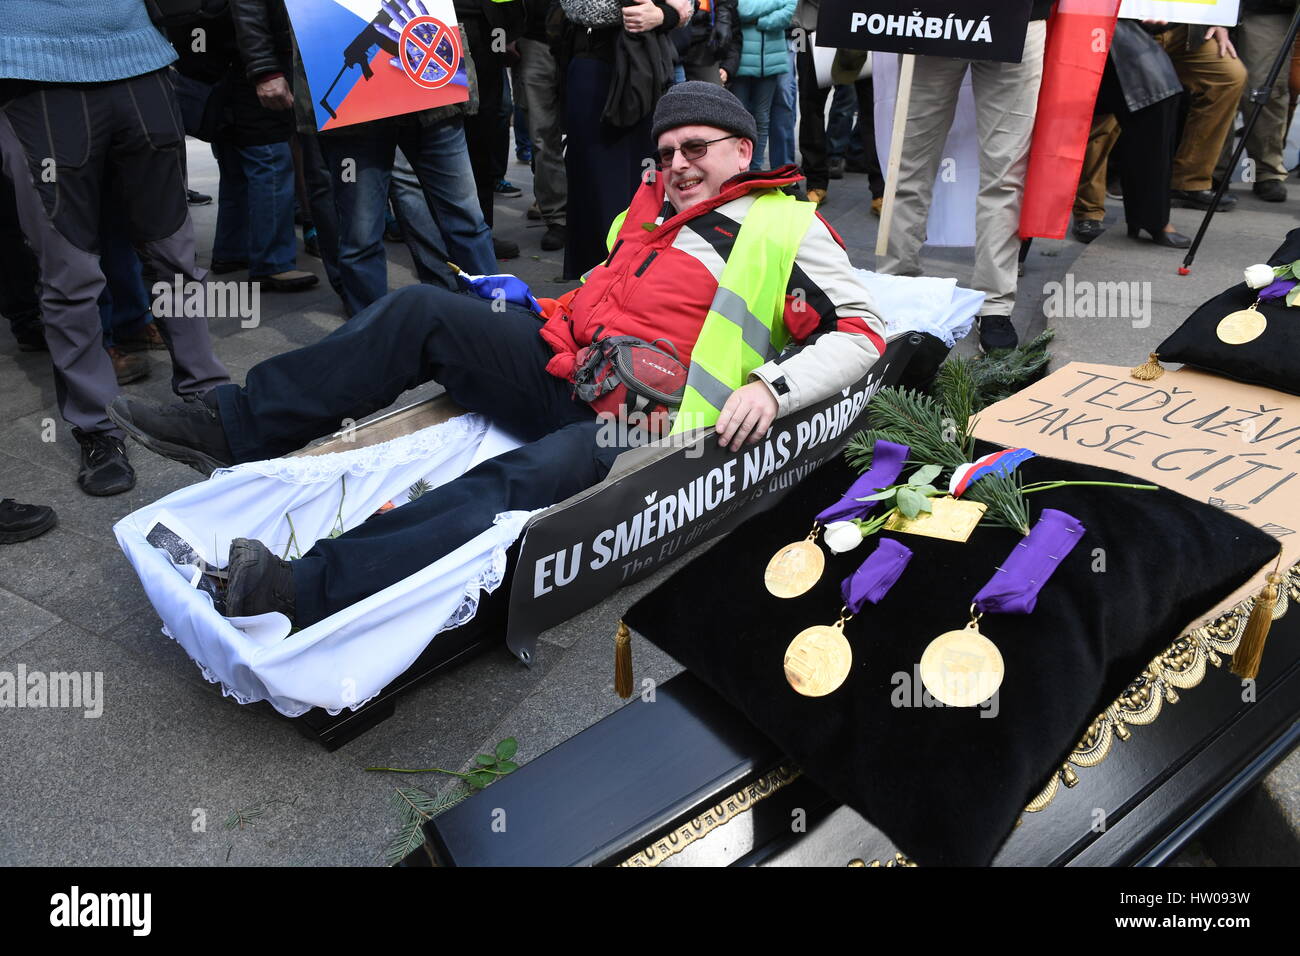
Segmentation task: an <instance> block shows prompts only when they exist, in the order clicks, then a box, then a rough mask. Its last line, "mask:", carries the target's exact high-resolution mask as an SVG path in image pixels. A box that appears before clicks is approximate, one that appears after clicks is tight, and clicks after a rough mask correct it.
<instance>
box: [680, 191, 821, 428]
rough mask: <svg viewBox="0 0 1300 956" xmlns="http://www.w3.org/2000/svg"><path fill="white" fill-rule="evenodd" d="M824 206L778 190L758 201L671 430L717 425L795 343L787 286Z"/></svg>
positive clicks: (695, 354)
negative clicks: (762, 370)
mask: <svg viewBox="0 0 1300 956" xmlns="http://www.w3.org/2000/svg"><path fill="white" fill-rule="evenodd" d="M816 211H817V207H816V206H815V205H814V204H813V203H810V202H800V201H799V200H798V199H796V198H795V197H793V196H788V195H786V194H785V193H783V192H779V191H777V190H772V191H771V192H766V193H764V194H762V195H761V196H759V197H758V198H757V199H756V200H754V204H753V205H752V206H751V207H750V209H749V213H748V214H747V215H746V216H745V219H744V221H743V222H742V223H741V226H740V232H739V233H738V234H737V236H736V244H735V245H734V246H733V247H732V250H731V255H730V256H729V257H728V258H727V264H726V266H725V267H724V268H723V270H722V278H721V279H719V280H718V291H717V292H716V293H715V294H714V296H713V303H712V305H710V306H709V314H708V315H707V316H706V317H705V319H704V326H703V328H701V329H700V337H699V338H698V339H697V340H696V342H695V348H693V349H692V350H691V367H690V371H689V372H688V373H687V376H686V394H685V397H684V398H683V399H682V405H681V409H680V410H679V411H678V413H677V420H676V421H675V422H674V423H673V430H672V434H677V433H678V432H683V431H688V430H690V429H692V428H701V427H705V426H708V425H716V424H717V422H718V415H719V414H720V413H721V412H722V406H723V405H725V404H726V403H727V399H728V398H729V397H730V396H731V393H732V392H734V391H735V390H736V389H738V388H740V387H741V386H742V385H744V384H745V383H746V382H747V381H748V380H749V373H750V372H752V371H754V369H756V368H758V367H759V366H760V365H762V364H764V363H765V362H770V361H771V360H772V359H774V358H776V357H777V356H778V355H780V354H781V350H782V349H783V348H785V346H786V343H787V342H789V341H790V332H789V330H788V329H786V327H785V290H786V286H787V285H788V284H789V282H790V270H791V269H792V268H793V267H794V259H795V255H796V254H797V253H798V251H799V246H800V244H801V243H802V242H803V237H804V233H806V232H807V231H808V227H809V226H811V225H812V221H813V216H814V215H815V214H816Z"/></svg>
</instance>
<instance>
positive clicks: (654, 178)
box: [109, 82, 884, 627]
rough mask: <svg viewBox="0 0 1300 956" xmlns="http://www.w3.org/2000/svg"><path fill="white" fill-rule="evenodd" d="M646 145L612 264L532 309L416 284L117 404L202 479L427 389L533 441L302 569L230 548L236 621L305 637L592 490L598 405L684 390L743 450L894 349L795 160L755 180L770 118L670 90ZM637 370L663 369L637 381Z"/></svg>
mask: <svg viewBox="0 0 1300 956" xmlns="http://www.w3.org/2000/svg"><path fill="white" fill-rule="evenodd" d="M653 135H654V136H655V138H656V141H657V144H658V149H657V155H658V166H659V172H658V173H657V174H654V175H650V176H647V177H645V180H646V181H645V182H643V183H642V185H641V186H640V188H639V189H637V191H636V193H635V195H634V196H633V199H632V204H631V206H630V207H629V209H628V211H627V212H626V213H625V214H624V217H623V219H622V221H621V222H619V221H618V220H616V221H615V226H616V228H615V229H611V242H610V254H609V257H608V258H607V259H606V260H605V262H604V263H602V264H601V265H599V266H597V267H596V268H594V269H593V270H592V271H591V272H590V273H589V274H588V275H587V277H586V281H585V283H584V284H583V285H582V286H581V287H580V288H578V289H577V290H575V291H574V292H571V293H569V294H567V295H565V296H564V297H562V298H561V299H559V300H555V301H548V302H547V303H546V305H545V307H544V309H543V315H542V316H541V317H540V320H539V316H538V315H537V314H536V312H535V311H533V310H532V309H530V308H527V307H523V306H515V305H510V306H509V307H505V308H502V307H500V306H497V301H488V300H487V299H484V298H481V297H479V296H477V295H472V294H470V295H465V294H457V293H453V292H448V291H445V290H442V289H438V288H433V287H430V286H423V285H420V286H411V287H408V288H405V289H401V290H398V291H396V292H393V293H392V294H390V295H388V296H386V297H385V298H383V299H380V300H379V301H377V302H375V303H374V304H373V305H371V306H370V307H369V308H367V309H365V310H364V311H362V312H361V313H360V314H358V315H357V316H355V317H354V318H353V319H351V320H350V321H349V322H347V323H346V324H344V325H343V326H341V327H340V328H339V329H337V330H336V331H334V332H332V333H331V334H330V335H328V336H326V337H325V338H324V339H322V340H321V341H319V342H317V343H316V344H315V345H310V346H307V347H305V348H301V349H298V350H296V351H292V352H287V353H285V354H283V355H278V356H276V357H274V358H271V359H268V360H267V361H265V362H261V363H259V364H258V365H256V366H254V367H253V368H252V369H251V370H250V371H249V373H248V377H247V381H246V383H245V385H244V387H242V388H240V387H238V386H235V385H223V386H220V387H218V388H215V389H213V390H212V391H210V392H208V393H207V394H206V395H204V396H203V397H202V398H201V399H199V400H195V401H189V402H180V403H177V404H174V405H171V406H169V407H164V408H159V407H151V406H150V405H148V404H147V403H143V402H140V401H137V400H134V399H130V398H127V397H125V396H123V397H119V398H117V399H116V400H114V402H113V404H112V405H111V406H110V408H109V415H110V417H111V418H112V419H113V420H114V421H115V422H117V423H118V425H120V426H121V427H122V428H123V429H125V430H126V431H127V432H128V433H129V434H130V435H131V436H132V437H133V438H135V439H136V440H137V441H139V442H140V443H141V444H143V445H144V446H145V447H146V448H149V449H151V450H153V451H155V452H157V453H158V454H160V455H164V456H166V457H168V458H172V459H174V460H176V461H180V462H184V463H185V464H188V465H190V466H192V467H194V468H196V469H198V470H199V471H200V472H202V473H204V474H209V473H210V472H211V471H212V470H213V469H214V468H219V467H222V466H227V465H232V464H235V463H237V462H245V461H256V460H261V459H266V458H274V457H277V456H280V455H283V454H285V453H287V452H290V451H293V450H295V449H297V448H300V447H301V446H303V445H304V444H305V443H307V442H308V441H311V440H312V439H315V438H318V437H319V436H321V435H323V434H327V433H329V432H331V431H333V430H335V429H337V428H339V427H340V423H342V422H343V421H344V420H345V419H352V420H358V419H360V418H362V417H363V416H365V415H368V414H370V413H372V412H375V411H377V410H379V409H382V408H384V407H386V406H387V405H389V404H391V403H392V402H393V401H395V400H396V398H397V397H398V396H399V395H400V394H401V393H402V392H403V391H405V390H407V389H410V388H414V387H415V386H417V385H420V384H421V383H423V382H427V381H429V380H434V381H437V382H438V383H440V384H441V385H443V386H444V387H445V388H446V389H447V392H448V393H449V395H450V397H451V398H452V399H453V400H454V401H455V402H456V403H457V404H459V405H460V406H462V407H464V408H466V409H468V410H469V411H472V412H478V413H481V414H483V415H485V416H486V417H488V418H489V419H491V420H492V421H493V422H495V423H496V424H497V425H498V426H500V427H501V428H503V429H505V430H506V431H508V432H510V433H511V434H513V435H514V436H515V437H516V438H518V439H520V440H522V441H524V442H526V444H524V445H522V446H521V447H519V448H516V449H514V450H513V451H510V452H508V453H506V454H502V455H499V456H497V457H496V458H492V459H490V460H488V461H485V462H483V463H482V464H480V465H478V466H477V467H475V468H472V469H471V470H470V471H468V472H466V473H465V474H464V475H463V476H461V477H460V478H458V479H455V480H453V481H451V482H448V483H446V484H444V485H442V486H441V487H438V488H436V489H434V490H433V491H431V492H428V493H426V494H424V495H422V496H420V497H419V498H417V499H416V500H414V501H412V502H410V503H408V504H405V505H403V506H402V507H400V508H396V509H393V510H391V511H388V512H386V513H384V514H380V515H376V516H374V517H372V518H370V519H369V520H367V521H366V522H364V523H363V524H361V525H360V526H358V527H356V528H353V529H352V530H350V531H348V532H347V533H346V534H343V535H341V536H340V537H337V538H329V539H324V540H321V541H318V542H316V544H315V546H314V547H313V548H312V549H311V550H310V551H308V552H307V553H306V554H304V555H303V556H302V557H301V558H298V559H296V560H294V561H283V560H281V559H279V558H278V557H276V556H275V555H274V554H272V553H271V552H270V551H269V550H268V549H267V548H266V547H265V546H264V545H263V544H262V543H261V542H259V541H255V540H250V539H246V538H236V539H235V540H234V542H233V543H232V544H231V548H230V556H229V564H228V567H227V571H228V574H229V578H228V585H227V587H228V590H227V596H226V613H227V614H228V615H230V616H242V615H253V614H261V613H265V612H268V611H281V612H283V613H284V614H286V615H288V617H289V618H290V619H291V620H292V621H293V622H294V623H295V624H297V625H298V626H299V627H306V626H308V625H310V624H312V623H314V622H316V621H319V620H321V619H323V618H325V617H328V616H329V615H330V614H333V613H335V612H336V611H339V610H341V609H342V608H345V607H347V606H349V605H351V604H353V603H355V602H357V601H359V600H361V599H362V598H365V597H367V596H369V595H371V594H374V593H375V592H377V591H379V590H381V589H383V588H385V587H388V586H389V585H391V584H393V583H395V582H397V581H400V580H402V579H403V578H405V577H407V576H409V575H411V574H414V573H415V572H417V571H418V570H420V569H421V568H423V567H426V566H428V565H429V564H431V563H433V562H434V561H436V560H437V559H438V558H440V557H443V556H444V555H446V554H449V553H450V552H452V551H453V550H455V549H456V548H457V547H459V546H460V545H462V544H464V543H465V542H467V541H469V540H471V539H472V538H474V537H475V536H476V535H478V534H479V533H481V532H482V531H483V530H484V529H485V528H488V527H490V526H491V524H492V522H493V519H494V518H495V516H496V515H497V514H499V513H502V512H506V511H512V510H531V509H535V508H543V507H548V506H550V505H552V504H554V503H555V502H558V501H562V500H564V499H565V498H567V497H569V496H570V495H573V494H576V493H577V492H579V491H581V490H583V489H585V488H588V487H590V486H591V485H594V484H596V483H598V482H599V481H600V480H601V479H602V478H604V476H605V475H606V474H607V473H608V471H609V469H610V466H611V465H612V464H613V462H614V459H615V458H616V457H617V456H618V454H619V452H620V451H622V450H623V448H624V447H625V446H624V445H622V444H620V443H619V441H618V440H610V435H611V434H619V435H622V434H624V429H611V428H602V426H601V419H600V418H599V417H598V413H599V412H609V411H618V408H619V406H623V407H624V408H626V407H629V406H633V405H635V404H636V403H638V402H639V403H640V404H642V405H645V404H649V405H651V406H653V405H655V404H657V400H660V399H662V397H663V396H661V395H660V394H659V393H660V392H662V391H672V387H671V386H672V385H673V384H674V381H675V384H676V386H677V390H678V391H679V392H682V393H683V395H684V397H682V399H681V407H680V409H679V412H678V424H679V425H681V424H682V423H684V422H689V423H690V424H691V426H692V427H696V426H700V425H714V424H716V426H717V434H718V437H719V441H720V442H721V443H722V444H723V445H726V446H727V447H729V448H730V449H732V450H739V449H740V447H741V446H742V445H743V444H745V443H756V442H758V441H759V440H760V439H761V438H762V436H763V435H764V434H766V432H767V430H768V428H769V427H770V426H771V424H772V422H773V421H774V420H775V419H776V418H777V417H778V416H780V415H786V414H789V413H790V412H793V411H795V410H797V409H799V408H801V407H804V406H806V405H809V404H812V403H815V402H817V401H820V400H821V399H824V398H826V397H828V396H829V395H831V394H833V393H834V392H836V391H837V390H839V389H842V388H844V387H846V386H848V385H850V384H851V383H853V382H855V381H857V380H858V379H859V378H860V377H861V376H862V375H863V374H864V373H865V372H866V371H867V370H868V369H869V368H870V367H871V365H872V364H873V363H874V362H875V361H876V359H878V358H879V357H880V355H881V354H882V352H883V351H884V339H883V336H882V333H883V324H882V323H881V321H880V318H879V317H878V316H877V315H876V314H875V312H874V308H873V306H872V303H871V300H870V296H869V294H868V292H867V290H866V289H865V288H864V287H863V286H862V285H861V283H860V282H859V281H858V280H857V279H856V278H855V275H854V272H853V268H852V266H851V265H850V263H849V258H848V255H847V254H846V253H845V251H844V248H843V243H842V241H841V240H840V238H839V236H838V235H836V234H835V232H834V231H833V230H832V229H831V228H830V226H829V225H827V224H826V223H825V222H824V221H823V220H822V219H821V218H820V217H818V216H816V214H815V209H814V207H813V205H812V204H810V203H807V202H802V201H799V200H798V199H796V198H795V197H793V196H791V195H789V194H787V193H785V192H784V191H783V187H787V186H790V185H792V184H794V183H797V182H798V181H799V180H800V178H801V177H800V175H799V172H798V170H797V169H796V168H795V167H793V166H787V167H784V168H782V169H778V170H772V171H764V172H747V170H748V169H749V162H750V158H751V155H752V152H753V148H754V139H755V136H756V130H755V125H754V119H753V117H752V116H751V115H750V114H749V112H748V111H746V109H745V108H744V106H742V105H741V103H740V101H739V100H738V99H737V98H736V97H735V96H733V95H732V94H731V93H729V92H727V91H726V90H725V89H723V88H722V87H719V86H716V85H713V84H710V83H705V82H688V83H683V84H680V85H678V86H675V87H673V88H672V90H670V91H669V92H668V93H667V94H666V95H665V96H664V97H663V98H662V99H661V100H660V102H659V105H658V107H657V109H656V110H655V114H654V123H653ZM494 306H497V307H495V308H494ZM706 317H707V321H706ZM632 339H636V340H641V344H640V345H636V344H635V343H633V342H631V341H630V340H632ZM646 343H653V346H652V347H651V346H647V345H646ZM787 343H789V344H790V345H793V346H802V348H786V347H785V346H786V345H787ZM629 349H630V351H629ZM658 350H662V351H658ZM618 352H622V358H623V359H626V358H627V357H628V356H629V355H631V356H632V358H633V361H632V362H631V363H630V364H631V365H632V366H635V367H633V368H631V370H630V371H629V363H628V362H626V361H618V359H619V358H620V356H619V355H617V354H616V353H618ZM647 356H649V358H648V359H647ZM687 363H689V373H687V371H686V367H687ZM674 366H675V367H676V368H675V369H674ZM638 369H640V370H641V371H647V370H648V374H649V375H651V376H663V377H664V379H665V380H661V381H659V382H657V383H656V384H657V386H658V387H657V388H644V387H642V385H641V384H639V379H640V375H639V373H638ZM674 371H676V376H677V377H676V379H675V380H674V375H673V372H674ZM665 373H666V374H665ZM683 380H684V383H685V385H684V389H683V388H682V381H683ZM615 386H616V387H615ZM625 387H626V390H625ZM606 389H612V390H608V391H607V390H606ZM583 399H586V400H583Z"/></svg>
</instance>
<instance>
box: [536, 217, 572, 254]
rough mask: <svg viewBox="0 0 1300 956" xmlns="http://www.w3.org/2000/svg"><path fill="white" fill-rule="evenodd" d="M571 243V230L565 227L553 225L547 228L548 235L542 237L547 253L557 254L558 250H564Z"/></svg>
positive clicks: (543, 246)
mask: <svg viewBox="0 0 1300 956" xmlns="http://www.w3.org/2000/svg"><path fill="white" fill-rule="evenodd" d="M568 241H569V230H568V229H567V228H566V227H565V226H561V225H558V224H556V223H552V224H551V225H549V226H547V227H546V235H544V236H542V248H543V249H545V250H546V251H547V252H555V251H556V250H557V249H563V248H564V246H565V244H566V243H567V242H568Z"/></svg>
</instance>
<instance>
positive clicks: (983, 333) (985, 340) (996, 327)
mask: <svg viewBox="0 0 1300 956" xmlns="http://www.w3.org/2000/svg"><path fill="white" fill-rule="evenodd" d="M977 321H978V322H979V327H980V351H981V352H994V351H998V350H1001V349H1013V348H1015V347H1016V346H1017V345H1019V344H1020V338H1019V337H1018V336H1017V335H1016V329H1015V326H1013V325H1012V324H1011V320H1010V319H1009V318H1007V317H1006V316H1005V315H981V316H980V317H979V319H978V320H977Z"/></svg>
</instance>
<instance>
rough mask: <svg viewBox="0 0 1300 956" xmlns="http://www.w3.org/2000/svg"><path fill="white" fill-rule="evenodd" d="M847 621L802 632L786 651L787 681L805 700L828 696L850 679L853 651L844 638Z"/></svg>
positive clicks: (821, 625) (820, 625)
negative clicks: (847, 678) (806, 698)
mask: <svg viewBox="0 0 1300 956" xmlns="http://www.w3.org/2000/svg"><path fill="white" fill-rule="evenodd" d="M845 620H846V618H844V617H841V618H840V619H839V620H838V621H836V622H835V623H834V624H833V625H831V626H830V627H827V626H825V625H823V624H818V625H817V626H816V627H810V628H807V629H805V630H802V631H800V632H799V635H798V636H797V637H796V638H795V639H794V640H793V641H791V642H790V646H789V647H787V648H786V649H785V679H786V680H787V681H789V682H790V686H791V687H793V688H794V689H795V690H796V691H798V692H799V693H800V694H803V695H804V696H805V697H825V696H826V695H827V694H829V693H831V692H832V691H834V690H836V689H837V688H838V687H839V686H840V685H841V684H843V683H844V678H846V677H848V676H849V667H850V666H851V665H852V664H853V649H852V648H851V647H849V642H848V641H847V640H846V639H845V637H844V622H845Z"/></svg>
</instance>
